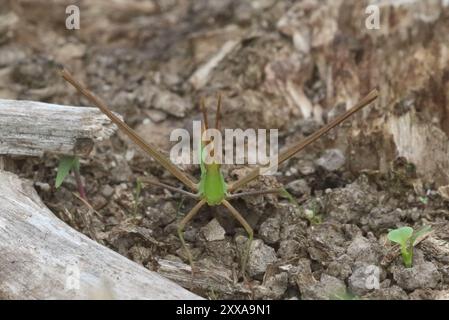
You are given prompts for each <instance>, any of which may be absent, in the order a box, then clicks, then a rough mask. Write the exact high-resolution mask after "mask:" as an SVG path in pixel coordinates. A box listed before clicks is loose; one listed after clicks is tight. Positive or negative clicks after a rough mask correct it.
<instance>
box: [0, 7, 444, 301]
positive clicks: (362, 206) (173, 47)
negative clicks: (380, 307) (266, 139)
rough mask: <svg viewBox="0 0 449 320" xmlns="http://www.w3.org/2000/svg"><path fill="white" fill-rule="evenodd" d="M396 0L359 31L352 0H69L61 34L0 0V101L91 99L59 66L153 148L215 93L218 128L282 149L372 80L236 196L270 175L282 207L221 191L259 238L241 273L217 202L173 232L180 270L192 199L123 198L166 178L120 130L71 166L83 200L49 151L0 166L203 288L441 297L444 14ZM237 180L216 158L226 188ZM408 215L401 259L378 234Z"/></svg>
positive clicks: (46, 17)
mask: <svg viewBox="0 0 449 320" xmlns="http://www.w3.org/2000/svg"><path fill="white" fill-rule="evenodd" d="M396 2H397V1H385V4H384V5H383V6H382V7H381V10H382V11H381V14H382V16H381V17H382V19H381V26H382V28H381V29H380V30H367V29H366V28H365V27H364V21H365V18H366V14H365V11H364V9H365V7H366V5H367V3H365V1H355V0H354V1H344V2H343V1H319V0H307V1H275V0H251V1H238V0H221V1H205V0H195V1H193V0H192V1H187V0H152V1H137V0H131V1H121V0H117V1H113V2H110V1H106V0H99V1H95V2H93V1H79V3H80V9H81V29H80V30H67V29H66V28H65V18H66V15H65V7H66V6H67V5H68V4H69V3H68V1H62V0H52V1H41V0H33V1H31V0H20V1H7V0H0V97H1V98H9V99H30V100H37V101H48V102H52V103H59V104H71V105H87V104H88V103H87V101H86V100H84V99H83V98H81V97H80V96H79V95H78V94H77V93H76V92H75V91H74V90H73V89H72V88H71V87H69V86H68V85H67V84H66V83H65V82H64V81H63V80H62V79H61V78H60V77H59V75H58V73H57V68H56V66H57V65H58V64H64V65H65V66H67V67H68V68H69V69H70V70H72V72H73V73H74V74H75V75H76V76H77V78H80V79H81V80H83V81H84V82H85V83H86V84H87V85H88V86H89V88H90V89H91V90H92V91H94V92H95V93H96V94H98V95H99V96H100V97H102V98H103V99H104V100H105V101H106V102H107V103H108V105H109V106H110V107H111V109H113V110H114V111H116V112H119V113H120V114H122V115H123V117H124V119H125V120H126V122H127V123H128V124H129V125H131V126H132V127H133V128H135V129H136V130H137V131H138V132H139V133H140V134H141V135H142V136H143V137H144V138H146V139H147V140H148V141H151V142H152V143H153V144H155V145H157V146H158V147H159V148H160V149H161V150H164V151H166V152H167V153H168V151H169V149H170V146H171V143H170V141H169V136H170V132H171V130H172V129H174V128H186V129H188V130H191V123H192V120H197V119H199V118H200V111H199V107H198V101H199V98H200V97H202V96H205V97H206V98H207V104H208V106H209V107H210V109H212V106H214V105H215V101H216V100H215V99H216V97H215V95H216V93H217V92H218V91H220V92H221V93H222V94H223V127H225V128H278V129H279V132H280V133H281V140H280V144H281V145H282V146H284V145H288V144H289V143H291V142H295V141H298V140H299V139H301V138H303V137H305V136H307V135H309V134H310V133H312V132H313V131H314V130H316V129H317V128H319V127H320V126H321V125H322V124H323V123H325V122H327V121H328V120H329V119H332V118H333V117H335V116H336V115H337V114H339V113H341V112H342V111H343V110H345V108H346V107H349V106H350V105H352V104H353V103H354V102H355V101H356V100H358V99H359V98H360V97H361V96H363V95H364V94H365V93H367V92H368V91H369V90H370V89H371V88H373V87H378V88H379V89H380V92H381V98H380V99H379V101H378V102H377V103H376V104H375V105H374V106H373V107H370V108H369V109H368V110H367V111H364V112H363V114H361V115H356V116H355V117H354V118H352V120H351V121H349V122H346V123H345V124H343V125H342V126H340V127H339V128H338V129H337V130H333V131H332V132H331V133H330V134H329V135H327V136H326V137H325V138H323V139H321V140H320V141H319V142H317V143H315V144H314V145H313V146H311V147H308V148H307V149H306V150H305V151H304V152H302V153H300V154H298V155H296V156H295V157H293V158H292V159H290V160H289V161H288V162H287V163H286V164H285V165H283V166H282V167H281V168H280V171H279V172H278V174H276V175H275V176H271V177H265V178H263V179H260V180H258V181H255V182H253V183H251V184H250V185H249V186H248V188H247V189H246V190H257V189H261V188H267V187H270V186H279V185H281V184H283V185H284V186H286V188H287V190H289V191H290V193H291V194H292V195H293V198H294V199H293V200H294V201H292V200H291V199H290V200H289V199H285V198H283V197H277V196H273V195H270V196H252V197H247V198H243V199H238V200H233V202H232V203H233V204H234V205H235V207H236V208H237V209H238V210H239V211H240V212H241V213H242V214H243V216H244V217H245V218H246V219H247V220H248V222H249V223H250V225H251V226H252V227H253V228H254V230H255V240H254V241H253V243H252V245H251V248H250V253H249V259H248V268H247V277H246V279H243V278H242V277H240V276H239V270H240V258H241V256H242V253H243V251H244V248H245V244H246V240H247V235H246V233H245V231H244V229H243V228H242V227H241V226H240V225H239V224H238V223H237V222H236V221H235V220H234V219H233V218H232V217H231V216H230V215H229V213H228V212H227V211H226V209H225V208H223V207H204V208H203V209H202V210H201V211H200V214H199V215H198V216H197V218H195V219H194V221H193V222H192V223H191V224H189V225H188V226H187V228H186V231H185V238H186V241H187V244H188V246H189V247H190V249H191V251H192V253H193V255H194V260H195V262H196V266H197V267H198V271H197V273H196V274H195V276H194V278H193V279H192V278H191V275H190V267H189V265H188V261H187V259H186V256H185V253H184V251H183V250H182V248H181V243H180V241H179V239H178V237H177V232H176V228H177V223H178V222H179V221H180V219H182V217H183V216H184V215H185V213H186V212H188V211H189V210H190V209H191V208H192V207H193V205H194V201H193V200H191V199H189V198H184V197H182V195H179V194H177V193H172V192H170V191H168V190H164V189H161V188H158V187H154V186H149V185H144V186H143V188H142V190H141V192H140V193H139V192H137V190H138V187H137V179H138V178H139V177H141V176H148V177H152V178H155V179H158V180H160V181H163V182H164V183H167V184H170V185H173V186H180V184H179V182H178V181H177V180H176V179H175V178H173V177H172V176H171V175H170V174H169V173H168V172H165V171H164V170H163V168H162V167H161V166H160V165H159V164H157V163H156V162H155V161H154V160H152V159H151V158H149V157H148V156H146V155H145V154H144V153H143V152H142V151H141V150H139V149H138V147H136V146H135V145H133V144H132V142H131V141H130V140H129V139H128V138H127V137H126V136H125V135H124V134H123V133H119V134H118V135H116V136H115V137H113V138H112V139H111V140H110V141H104V142H102V143H99V144H98V145H97V146H96V148H95V149H94V151H93V152H92V154H91V155H90V157H88V158H85V159H81V171H82V177H83V181H84V184H85V186H86V188H87V195H88V198H89V203H90V206H89V205H87V204H85V203H84V202H82V201H80V200H79V198H78V197H77V196H76V194H75V193H76V190H77V188H76V184H75V179H74V178H73V177H69V178H68V179H67V180H66V181H65V183H64V184H63V186H62V187H61V188H58V189H56V188H55V187H54V181H55V176H56V168H57V166H58V156H55V155H47V156H46V157H44V158H39V159H38V158H33V159H31V158H27V159H25V158H13V159H12V161H10V162H8V168H7V169H9V170H11V171H14V172H16V173H18V174H19V175H21V176H22V177H25V178H28V179H30V180H32V181H34V184H35V187H36V189H37V190H38V192H39V194H40V196H41V197H42V199H43V200H44V201H45V203H46V204H47V205H48V207H49V208H50V209H52V211H53V212H54V213H55V214H56V215H57V216H58V217H59V218H61V219H62V220H64V221H66V222H67V223H68V224H70V225H71V226H72V227H74V228H76V229H77V230H80V231H82V232H83V233H85V234H86V235H88V236H89V237H91V238H93V239H95V240H97V241H98V242H100V243H102V244H104V245H106V246H108V247H110V248H112V249H113V250H116V251H117V252H119V253H121V254H123V255H125V256H127V257H129V258H130V259H132V260H134V261H136V262H137V263H140V264H142V265H144V266H145V267H147V268H149V269H152V270H156V271H158V272H160V273H161V274H163V275H164V276H166V277H169V278H171V279H173V280H174V281H176V282H178V283H180V284H181V285H183V286H185V287H187V288H189V289H191V290H192V291H194V292H196V293H198V294H200V295H202V296H204V297H206V298H210V299H217V298H225V299H236V298H244V299H448V298H449V264H448V262H449V242H448V241H449V232H448V231H449V222H448V219H449V207H448V201H449V192H447V190H449V188H446V187H445V185H446V184H448V183H449V181H448V177H449V175H448V174H447V172H446V171H445V168H446V167H447V166H448V161H447V157H446V156H447V150H449V149H448V148H447V136H446V134H447V133H448V132H449V131H448V130H447V129H448V127H447V121H445V119H446V116H447V110H448V109H447V108H448V107H447V106H448V102H447V98H446V96H445V95H446V92H448V91H447V89H448V86H449V80H448V79H449V77H448V74H449V67H448V66H447V65H448V61H449V59H448V55H449V40H448V38H447V32H446V31H447V27H448V24H449V22H448V21H449V19H447V18H448V15H449V8H448V7H447V6H443V4H442V3H443V2H440V1H429V6H426V7H425V8H421V7H419V6H420V5H419V3H417V4H416V3H415V4H408V5H406V4H402V5H401V4H397V3H396ZM418 9H419V10H418ZM417 12H419V13H420V14H417ZM418 138H419V139H418ZM0 139H1V137H0ZM183 170H185V171H186V172H188V173H189V174H191V175H192V176H195V177H199V168H198V167H196V166H184V167H183ZM244 172H246V168H245V167H243V166H225V167H224V174H225V177H226V179H227V180H228V181H232V180H235V179H236V178H237V177H239V176H241V175H242V174H243V173H244ZM405 225H407V226H411V227H414V228H419V227H421V226H423V225H430V226H432V230H433V232H432V233H431V234H430V235H429V236H428V237H426V238H425V239H420V240H421V241H420V242H419V244H417V246H416V247H415V255H414V264H413V267H412V268H405V267H404V265H403V263H402V260H401V257H400V254H399V249H398V247H397V246H395V245H393V244H392V243H390V242H389V241H388V239H387V237H386V235H387V233H388V231H389V230H390V229H394V228H397V227H400V226H405Z"/></svg>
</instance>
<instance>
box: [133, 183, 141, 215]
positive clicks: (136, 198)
mask: <svg viewBox="0 0 449 320" xmlns="http://www.w3.org/2000/svg"><path fill="white" fill-rule="evenodd" d="M141 192H142V181H140V179H137V181H136V188H135V189H134V192H133V198H134V203H133V212H134V216H137V210H138V209H139V206H140V193H141Z"/></svg>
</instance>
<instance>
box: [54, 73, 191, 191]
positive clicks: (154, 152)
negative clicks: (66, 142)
mask: <svg viewBox="0 0 449 320" xmlns="http://www.w3.org/2000/svg"><path fill="white" fill-rule="evenodd" d="M61 75H62V77H63V78H64V80H66V81H67V82H69V83H70V84H71V85H72V86H73V87H75V89H76V90H78V92H80V93H81V94H82V95H83V96H85V97H86V98H87V99H88V100H89V101H90V102H91V103H93V104H94V105H95V106H97V107H98V108H99V109H100V110H101V111H102V112H103V113H104V114H105V115H106V116H107V117H108V118H109V119H111V121H112V122H113V123H115V124H116V125H117V126H118V127H119V128H120V129H121V130H122V131H123V132H124V133H126V135H127V136H128V137H129V138H130V139H131V140H132V141H134V142H135V143H136V144H137V145H138V146H139V147H140V148H142V150H144V151H145V152H146V153H148V154H149V155H150V156H152V157H153V158H154V159H156V160H157V161H158V162H159V163H160V164H161V165H162V166H163V167H164V168H165V169H167V170H168V171H170V172H171V173H172V174H173V175H174V176H175V177H176V178H178V179H179V180H180V181H181V182H182V183H184V185H185V186H186V187H188V188H189V189H191V190H193V191H195V192H196V191H198V186H197V184H196V183H195V182H193V181H192V180H191V179H190V178H188V177H187V175H185V174H184V173H183V172H182V171H181V170H179V169H178V167H176V166H175V165H174V164H173V163H171V162H170V160H169V159H167V158H166V157H165V156H164V155H163V154H162V153H160V152H159V151H158V150H157V149H156V147H154V146H153V145H151V144H149V143H148V142H146V141H145V140H144V139H142V137H140V136H139V135H138V134H137V133H136V132H135V131H134V130H133V129H131V128H130V127H129V126H128V125H127V124H126V123H125V122H123V121H122V120H121V119H120V118H119V117H117V116H116V115H115V114H114V113H113V112H112V111H110V110H109V108H108V107H107V106H106V104H105V103H104V102H103V101H101V100H100V99H99V98H97V97H96V96H95V95H94V94H93V93H92V92H90V91H89V90H88V89H86V88H85V87H84V86H83V85H82V84H81V83H80V82H78V81H77V80H76V79H75V78H74V77H73V76H72V75H71V74H70V72H68V71H67V70H66V69H64V68H62V69H61Z"/></svg>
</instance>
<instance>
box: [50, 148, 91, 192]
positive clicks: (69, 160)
mask: <svg viewBox="0 0 449 320" xmlns="http://www.w3.org/2000/svg"><path fill="white" fill-rule="evenodd" d="M71 171H72V172H73V173H74V175H75V180H76V185H77V187H78V192H79V194H80V197H81V198H83V199H84V200H87V197H86V191H85V189H84V186H83V182H82V181H81V174H80V161H79V158H78V157H76V156H65V157H63V158H61V160H59V165H58V174H57V175H56V181H55V187H56V188H59V187H60V186H61V184H62V183H63V182H64V180H65V178H66V177H67V175H68V174H69V173H70V172H71Z"/></svg>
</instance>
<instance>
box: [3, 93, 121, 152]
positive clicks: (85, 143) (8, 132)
mask: <svg viewBox="0 0 449 320" xmlns="http://www.w3.org/2000/svg"><path fill="white" fill-rule="evenodd" d="M116 130H117V128H116V126H115V125H114V124H112V123H111V121H110V120H109V119H108V118H107V117H106V116H104V115H103V114H102V113H101V112H100V111H99V110H98V109H97V108H91V107H73V106H63V105H55V104H48V103H42V102H36V101H20V100H4V99H0V155H19V156H42V155H43V154H44V153H46V152H49V153H55V154H67V155H79V156H86V155H88V154H89V153H90V152H91V151H92V148H93V146H94V143H95V141H101V140H104V139H107V138H109V137H110V136H111V135H112V134H113V133H114V132H115V131H116Z"/></svg>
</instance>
